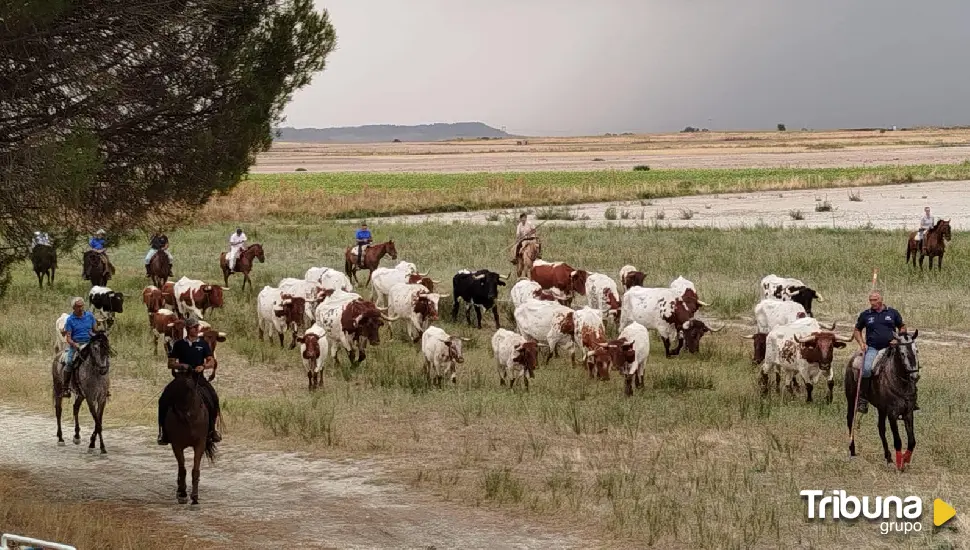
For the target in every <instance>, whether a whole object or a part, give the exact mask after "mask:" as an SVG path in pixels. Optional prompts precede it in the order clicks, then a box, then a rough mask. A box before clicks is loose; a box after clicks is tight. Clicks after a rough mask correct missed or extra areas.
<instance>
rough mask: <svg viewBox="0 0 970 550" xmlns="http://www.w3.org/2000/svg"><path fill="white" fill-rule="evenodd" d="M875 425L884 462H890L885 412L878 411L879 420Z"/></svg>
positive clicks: (891, 461)
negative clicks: (880, 442)
mask: <svg viewBox="0 0 970 550" xmlns="http://www.w3.org/2000/svg"><path fill="white" fill-rule="evenodd" d="M877 426H878V428H879V439H881V440H882V452H883V457H885V459H886V464H892V463H893V460H892V457H891V456H890V454H889V442H888V441H886V413H884V412H882V411H879V422H878V424H877Z"/></svg>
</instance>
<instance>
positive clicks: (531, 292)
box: [509, 279, 567, 307]
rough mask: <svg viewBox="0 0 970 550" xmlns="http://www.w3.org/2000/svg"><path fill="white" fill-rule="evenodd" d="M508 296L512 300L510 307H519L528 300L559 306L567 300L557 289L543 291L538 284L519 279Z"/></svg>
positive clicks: (529, 280)
mask: <svg viewBox="0 0 970 550" xmlns="http://www.w3.org/2000/svg"><path fill="white" fill-rule="evenodd" d="M509 295H510V296H511V298H512V307H519V306H520V305H522V304H524V303H525V302H527V301H529V300H545V301H549V302H553V301H555V302H559V303H560V304H561V303H563V302H565V301H566V300H567V297H566V295H565V294H563V292H562V291H561V290H559V289H558V288H555V287H553V288H550V289H546V290H543V288H542V286H540V285H539V283H537V282H535V281H533V280H531V279H521V280H519V282H517V283H515V284H514V285H512V290H510V291H509Z"/></svg>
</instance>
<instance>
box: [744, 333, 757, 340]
mask: <svg viewBox="0 0 970 550" xmlns="http://www.w3.org/2000/svg"><path fill="white" fill-rule="evenodd" d="M756 335H757V333H755V334H742V335H741V338H744V339H745V340H754V337H755V336H756Z"/></svg>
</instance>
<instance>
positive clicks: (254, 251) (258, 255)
mask: <svg viewBox="0 0 970 550" xmlns="http://www.w3.org/2000/svg"><path fill="white" fill-rule="evenodd" d="M256 260H259V263H266V256H265V255H264V254H263V245H261V244H259V243H253V244H251V245H249V246H248V247H246V250H243V251H242V252H240V253H239V257H238V258H236V265H235V266H233V270H232V271H229V260H228V259H227V258H226V253H225V252H223V253H222V254H219V267H221V268H222V279H223V281H225V283H226V286H227V287H228V286H229V276H230V275H232V274H233V273H242V274H243V284H242V288H243V290H246V283H249V290H252V289H253V282H252V281H251V280H250V279H249V272H250V271H252V270H253V264H254V263H255V261H256Z"/></svg>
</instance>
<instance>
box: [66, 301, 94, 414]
mask: <svg viewBox="0 0 970 550" xmlns="http://www.w3.org/2000/svg"><path fill="white" fill-rule="evenodd" d="M71 306H72V309H73V312H72V314H71V315H70V316H69V317H68V318H67V321H66V322H65V323H64V331H63V332H62V333H61V334H63V335H64V337H65V339H66V340H67V346H68V348H67V361H66V362H65V364H64V377H63V379H64V381H65V384H64V394H63V395H64V397H70V396H71V389H70V384H67V383H66V382H67V381H68V380H70V379H71V372H73V370H74V356H75V355H76V354H77V351H78V349H79V348H80V347H81V346H82V345H84V344H87V343H88V342H90V341H91V333H92V332H94V327H95V324H96V323H97V320H95V318H94V315H93V314H92V313H91V312H90V311H84V300H83V299H81V298H80V297H78V298H74V299H73V300H72V301H71Z"/></svg>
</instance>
